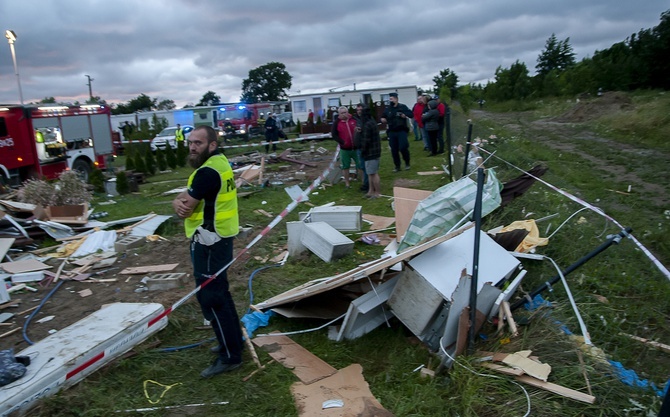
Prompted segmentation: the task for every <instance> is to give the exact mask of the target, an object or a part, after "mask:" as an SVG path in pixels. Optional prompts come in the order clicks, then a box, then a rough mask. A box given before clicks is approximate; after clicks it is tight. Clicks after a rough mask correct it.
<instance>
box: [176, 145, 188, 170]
mask: <svg viewBox="0 0 670 417" xmlns="http://www.w3.org/2000/svg"><path fill="white" fill-rule="evenodd" d="M187 157H188V148H187V147H186V144H185V143H184V141H181V142H179V143H177V165H179V166H180V167H185V166H186V158H187Z"/></svg>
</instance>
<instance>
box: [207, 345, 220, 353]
mask: <svg viewBox="0 0 670 417" xmlns="http://www.w3.org/2000/svg"><path fill="white" fill-rule="evenodd" d="M209 351H210V352H212V353H214V354H217V355H218V354H219V352H221V346H220V345H216V346H214V347H212V348H210V349H209Z"/></svg>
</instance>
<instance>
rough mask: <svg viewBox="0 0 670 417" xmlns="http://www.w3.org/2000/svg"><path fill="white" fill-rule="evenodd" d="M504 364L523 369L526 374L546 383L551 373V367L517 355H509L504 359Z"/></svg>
mask: <svg viewBox="0 0 670 417" xmlns="http://www.w3.org/2000/svg"><path fill="white" fill-rule="evenodd" d="M503 363H504V364H506V365H509V366H511V367H514V368H519V369H522V370H523V371H524V372H525V373H526V374H528V375H530V376H533V377H535V378H537V379H539V380H542V381H545V382H546V381H547V378H548V377H549V373H550V372H551V366H550V365H548V364H546V363H538V362H535V361H534V360H532V359H530V358H528V357H524V356H523V355H520V354H517V353H511V354H509V355H507V357H506V358H505V359H503Z"/></svg>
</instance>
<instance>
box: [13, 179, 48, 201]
mask: <svg viewBox="0 0 670 417" xmlns="http://www.w3.org/2000/svg"><path fill="white" fill-rule="evenodd" d="M18 197H19V201H21V202H23V203H30V204H36V205H38V206H42V207H47V206H50V205H51V204H52V203H53V201H55V200H56V188H55V187H54V186H53V184H51V183H49V182H47V181H44V180H34V179H33V180H28V181H26V182H24V183H23V185H22V186H21V188H19V194H18Z"/></svg>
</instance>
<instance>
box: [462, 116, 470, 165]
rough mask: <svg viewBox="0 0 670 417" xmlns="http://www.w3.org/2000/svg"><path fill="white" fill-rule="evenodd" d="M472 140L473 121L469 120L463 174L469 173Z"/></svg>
mask: <svg viewBox="0 0 670 417" xmlns="http://www.w3.org/2000/svg"><path fill="white" fill-rule="evenodd" d="M471 140H472V122H471V121H470V120H468V139H467V142H466V143H465V159H463V176H464V177H465V176H466V175H468V154H469V153H470V141H471Z"/></svg>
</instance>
